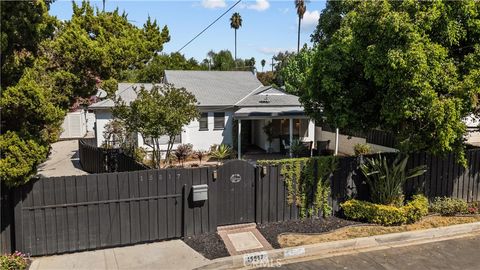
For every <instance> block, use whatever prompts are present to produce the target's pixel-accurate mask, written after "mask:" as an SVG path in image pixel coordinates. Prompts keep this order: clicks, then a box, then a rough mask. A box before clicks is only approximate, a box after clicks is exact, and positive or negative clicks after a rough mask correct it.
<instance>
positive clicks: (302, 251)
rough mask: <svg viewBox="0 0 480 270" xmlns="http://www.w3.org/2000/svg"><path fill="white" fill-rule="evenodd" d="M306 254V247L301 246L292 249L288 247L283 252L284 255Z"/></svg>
mask: <svg viewBox="0 0 480 270" xmlns="http://www.w3.org/2000/svg"><path fill="white" fill-rule="evenodd" d="M304 254H305V248H304V247H299V248H292V249H287V250H285V251H284V252H283V257H296V256H302V255H304Z"/></svg>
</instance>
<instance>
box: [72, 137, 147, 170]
mask: <svg viewBox="0 0 480 270" xmlns="http://www.w3.org/2000/svg"><path fill="white" fill-rule="evenodd" d="M78 155H79V158H80V165H81V166H82V169H83V170H84V171H86V172H89V173H106V172H128V171H139V170H146V169H148V167H147V166H145V165H142V164H140V163H138V162H136V161H135V159H133V158H132V157H130V156H127V155H125V154H124V153H123V152H122V151H121V150H120V149H106V148H101V147H97V146H96V141H95V139H80V140H78Z"/></svg>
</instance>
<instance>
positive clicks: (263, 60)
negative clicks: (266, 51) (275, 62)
mask: <svg viewBox="0 0 480 270" xmlns="http://www.w3.org/2000/svg"><path fill="white" fill-rule="evenodd" d="M265 63H267V62H266V61H265V59H262V61H261V62H260V64H261V65H262V72H263V68H264V67H265Z"/></svg>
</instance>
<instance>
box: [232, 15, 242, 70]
mask: <svg viewBox="0 0 480 270" xmlns="http://www.w3.org/2000/svg"><path fill="white" fill-rule="evenodd" d="M230 27H231V28H233V29H234V30H235V60H236V59H237V30H238V29H239V28H240V27H242V16H240V13H238V12H235V13H233V14H232V17H231V18H230Z"/></svg>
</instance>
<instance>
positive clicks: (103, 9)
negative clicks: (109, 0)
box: [102, 0, 105, 12]
mask: <svg viewBox="0 0 480 270" xmlns="http://www.w3.org/2000/svg"><path fill="white" fill-rule="evenodd" d="M102 11H103V12H105V0H103V8H102Z"/></svg>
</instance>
